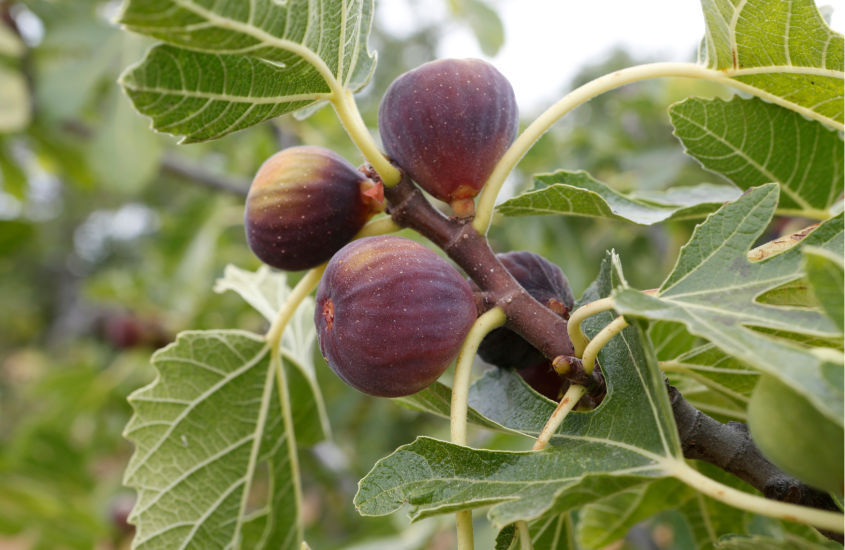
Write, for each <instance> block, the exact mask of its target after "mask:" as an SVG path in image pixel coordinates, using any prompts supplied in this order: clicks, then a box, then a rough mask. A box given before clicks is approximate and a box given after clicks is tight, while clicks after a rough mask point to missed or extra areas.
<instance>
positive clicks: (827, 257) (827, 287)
mask: <svg viewBox="0 0 845 550" xmlns="http://www.w3.org/2000/svg"><path fill="white" fill-rule="evenodd" d="M803 252H804V269H805V270H806V271H807V278H808V279H809V281H810V284H811V285H812V291H813V294H815V296H816V299H817V300H818V303H819V304H821V306H822V309H824V311H825V313H827V315H828V317H830V318H831V319H833V322H834V323H836V326H837V327H839V331H840V332H842V331H843V330H845V320H843V317H845V312H843V303H845V293H844V292H843V288H845V269H843V265H842V264H843V262H842V256H841V255H838V256H837V255H836V254H834V253H832V252H830V251H829V250H824V249H821V248H815V247H812V246H805V247H804V248H803Z"/></svg>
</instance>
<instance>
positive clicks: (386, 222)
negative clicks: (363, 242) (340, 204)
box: [352, 216, 402, 241]
mask: <svg viewBox="0 0 845 550" xmlns="http://www.w3.org/2000/svg"><path fill="white" fill-rule="evenodd" d="M401 229H402V227H401V226H400V225H399V224H397V223H396V222H395V221H393V218H391V217H390V216H385V217H384V218H379V219H377V220H375V221H372V222H370V223H368V224H367V225H365V226H364V227H363V228H362V229H361V231H359V232H358V233H357V234H356V235H355V237H353V238H352V240H353V241H354V240H355V239H363V238H364V237H376V236H378V235H386V234H388V233H396V232H397V231H400V230H401Z"/></svg>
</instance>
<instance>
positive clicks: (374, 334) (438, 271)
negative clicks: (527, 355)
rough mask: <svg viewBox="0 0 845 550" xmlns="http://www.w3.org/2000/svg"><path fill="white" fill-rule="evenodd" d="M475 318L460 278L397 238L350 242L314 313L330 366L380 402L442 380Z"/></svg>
mask: <svg viewBox="0 0 845 550" xmlns="http://www.w3.org/2000/svg"><path fill="white" fill-rule="evenodd" d="M475 318H476V310H475V302H474V300H473V297H472V291H471V290H470V288H469V285H468V284H467V282H466V281H465V280H464V279H463V278H462V277H461V276H460V275H459V274H458V272H457V271H455V269H454V268H453V267H452V266H450V265H449V264H448V263H446V261H445V260H443V259H442V258H441V257H440V256H438V255H437V254H435V253H434V252H432V251H431V250H429V249H428V248H426V247H425V246H423V245H421V244H419V243H416V242H414V241H411V240H408V239H404V238H401V237H393V236H382V237H368V238H364V239H360V240H357V241H353V242H351V243H349V244H348V245H346V246H345V247H343V248H342V249H341V250H340V251H339V252H338V253H337V254H335V256H334V257H333V258H332V260H331V261H330V262H329V265H328V266H327V267H326V272H325V273H324V274H323V278H322V280H321V281H320V287H319V289H318V290H317V304H316V311H315V313H314V321H315V323H316V325H317V334H318V336H319V340H320V350H321V351H322V353H323V357H324V358H325V359H326V362H328V364H329V367H331V369H332V370H333V371H334V372H335V373H336V374H337V375H338V376H339V377H340V378H341V379H342V380H343V381H344V382H346V383H347V384H349V385H350V386H352V387H353V388H355V389H357V390H359V391H362V392H364V393H366V394H369V395H375V396H378V397H401V396H405V395H411V394H413V393H416V392H418V391H420V390H422V389H423V388H425V387H427V386H428V385H430V384H431V383H432V382H434V381H435V380H437V378H438V377H439V376H440V375H441V374H443V372H444V371H445V370H446V368H447V367H448V366H449V364H450V363H451V362H452V360H453V359H454V358H455V356H456V355H457V354H458V351H459V350H460V347H461V344H462V343H463V341H464V338H465V337H466V335H467V333H468V332H469V329H470V328H471V327H472V324H473V323H474V322H475Z"/></svg>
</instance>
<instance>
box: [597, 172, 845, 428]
mask: <svg viewBox="0 0 845 550" xmlns="http://www.w3.org/2000/svg"><path fill="white" fill-rule="evenodd" d="M777 200H778V186H777V185H776V184H769V185H765V186H762V187H758V188H755V189H752V190H750V191H749V192H748V193H747V194H746V195H744V196H743V197H742V198H740V199H739V200H737V201H736V202H734V203H729V204H727V205H725V206H724V207H722V208H721V209H720V210H719V211H718V212H716V213H715V214H713V215H711V216H710V217H708V219H707V220H706V221H705V222H704V223H703V224H701V225H699V226H698V227H697V228H696V230H695V232H694V233H693V236H692V238H691V239H690V242H689V243H687V245H686V246H684V248H683V249H682V250H681V254H680V256H679V258H678V262H677V264H676V266H675V269H674V271H673V272H672V273H671V274H670V275H669V277H668V278H667V279H666V281H665V282H664V283H663V285H662V286H661V288H660V291H659V293H658V294H657V295H653V296H648V295H645V294H642V293H640V292H636V291H634V290H629V289H625V288H621V289H619V290H618V291H617V292H616V293H615V294H614V305H615V307H616V308H617V310H618V311H620V312H622V313H623V314H625V315H630V316H632V317H640V318H647V319H652V320H663V321H673V322H681V323H684V324H685V325H686V326H687V329H688V330H689V331H690V332H691V333H692V334H695V335H697V336H702V337H704V338H707V339H708V340H709V341H710V342H712V343H713V344H714V345H715V346H717V347H718V348H719V349H721V350H722V351H723V352H725V353H727V354H729V355H732V356H734V357H736V358H737V359H739V360H740V361H742V362H744V363H746V364H747V365H750V366H752V367H754V368H755V369H758V370H760V371H762V372H766V373H768V374H772V375H773V376H776V377H778V378H779V379H781V380H782V381H783V382H785V383H788V384H790V385H793V386H794V387H795V388H796V390H797V391H799V393H801V394H802V395H804V397H805V398H807V399H809V400H810V401H811V402H812V403H813V404H814V406H815V407H817V408H818V409H819V410H821V411H822V412H824V414H826V415H828V416H829V417H830V418H831V419H832V420H834V421H835V422H837V423H838V424H839V425H841V424H842V410H843V392H842V388H841V387H840V386H839V385H838V383H837V382H836V381H835V380H829V379H828V378H827V377H826V375H825V372H826V371H827V370H828V369H827V367H826V366H825V365H826V361H825V360H824V359H823V358H820V357H819V356H817V354H815V353H814V352H813V351H812V350H808V349H806V348H805V347H801V346H799V345H797V344H795V343H792V342H789V341H787V340H783V339H776V338H772V337H770V336H767V335H764V334H762V333H760V332H759V331H756V330H752V329H751V328H749V327H750V326H753V327H762V328H763V329H771V330H780V331H789V332H794V333H798V334H806V335H810V336H821V337H829V336H834V337H835V336H838V330H837V329H836V327H835V325H834V324H833V323H832V322H831V321H830V320H829V319H828V318H827V317H826V316H824V315H823V314H821V313H820V312H818V311H815V310H811V309H801V308H782V307H774V306H770V305H765V304H760V303H758V302H756V301H755V297H756V296H758V295H760V294H762V293H763V292H765V291H767V290H770V289H772V288H775V287H778V286H780V285H782V284H784V283H787V282H789V281H793V280H796V279H799V278H801V277H802V276H803V269H802V265H801V258H802V256H801V251H800V248H801V247H793V248H790V249H788V250H786V251H784V252H782V253H780V254H777V255H774V256H770V257H768V258H766V259H764V260H761V261H758V262H751V261H749V260H748V259H747V257H746V254H747V252H748V250H749V249H750V248H751V245H752V244H753V242H754V240H755V239H756V238H757V237H758V236H759V235H760V234H761V233H762V232H763V230H764V229H765V228H766V225H767V224H768V222H769V220H770V219H771V217H772V214H773V213H774V210H775V206H776V205H777ZM802 243H803V244H809V245H814V246H818V247H821V248H824V249H826V250H830V251H832V252H834V253H838V254H840V255H841V254H842V253H843V223H842V215H841V214H840V215H838V216H836V217H834V218H832V219H830V220H827V221H825V222H823V223H821V224H819V226H818V227H816V228H815V230H814V231H813V232H812V233H810V234H809V235H808V236H807V237H805V238H804V240H803V241H802Z"/></svg>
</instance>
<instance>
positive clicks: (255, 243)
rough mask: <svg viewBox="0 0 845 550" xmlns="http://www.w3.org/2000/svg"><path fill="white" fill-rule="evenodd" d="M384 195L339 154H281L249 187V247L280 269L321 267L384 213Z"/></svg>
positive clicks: (307, 149) (314, 150)
mask: <svg viewBox="0 0 845 550" xmlns="http://www.w3.org/2000/svg"><path fill="white" fill-rule="evenodd" d="M380 191H382V188H381V185H380V184H379V185H378V186H376V185H375V184H373V182H372V181H371V180H369V179H367V178H366V177H365V176H364V175H363V174H362V173H361V172H359V171H358V170H357V169H356V168H355V167H354V166H352V164H350V163H349V162H347V161H346V160H345V159H344V158H342V157H341V156H340V155H338V154H336V153H334V152H333V151H330V150H328V149H325V148H323V147H313V146H302V147H291V148H289V149H285V150H283V151H280V152H278V153H276V154H275V155H273V156H272V157H270V158H269V159H267V161H266V162H265V163H264V164H263V165H262V166H261V168H260V169H259V170H258V173H257V174H256V175H255V179H254V180H253V182H252V186H251V187H250V189H249V196H248V197H247V200H246V211H245V213H244V225H245V226H246V238H247V242H248V243H249V247H250V248H251V249H252V251H253V253H254V254H255V255H256V256H258V258H259V259H260V260H261V261H262V262H264V263H265V264H267V265H270V266H272V267H276V268H278V269H284V270H286V271H299V270H302V269H311V268H313V267H316V266H318V265H320V264H322V263H323V262H325V261H327V260H329V259H330V258H331V257H332V255H334V253H335V252H337V251H338V250H340V249H341V247H343V245H345V244H346V243H348V242H349V241H350V240H351V239H352V237H354V236H355V234H356V233H357V232H358V231H360V230H361V228H362V227H364V224H366V223H367V220H368V219H369V218H370V217H371V216H372V215H373V212H376V211H379V210H381V209H383V208H382V206H381V202H383V200H384V199H383V195H382V196H379V192H380ZM379 200H381V202H379Z"/></svg>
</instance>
